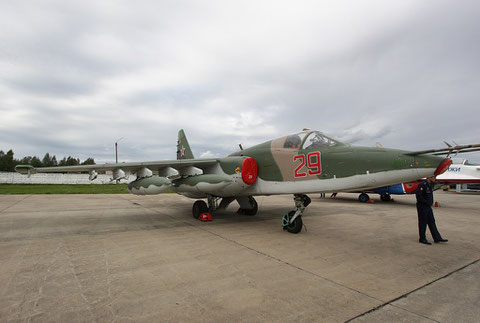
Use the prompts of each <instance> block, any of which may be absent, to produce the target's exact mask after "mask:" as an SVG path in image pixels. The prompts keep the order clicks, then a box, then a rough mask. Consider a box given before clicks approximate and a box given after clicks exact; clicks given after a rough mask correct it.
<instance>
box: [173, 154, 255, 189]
mask: <svg viewBox="0 0 480 323" xmlns="http://www.w3.org/2000/svg"><path fill="white" fill-rule="evenodd" d="M220 166H221V169H222V170H223V172H222V173H218V172H217V173H216V174H202V175H195V176H189V177H186V178H180V179H176V180H174V181H173V186H174V189H175V191H177V192H178V193H180V194H183V193H194V194H198V193H205V194H211V195H215V196H235V195H237V194H239V193H240V192H242V191H244V190H245V189H247V188H248V187H249V186H250V185H252V184H253V183H255V181H256V180H257V174H258V168H257V163H256V161H255V160H254V159H253V158H251V157H233V158H226V159H224V160H222V161H221V162H220Z"/></svg>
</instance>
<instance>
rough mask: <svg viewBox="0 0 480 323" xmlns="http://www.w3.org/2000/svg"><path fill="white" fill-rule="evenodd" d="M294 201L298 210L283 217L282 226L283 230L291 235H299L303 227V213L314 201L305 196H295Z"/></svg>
mask: <svg viewBox="0 0 480 323" xmlns="http://www.w3.org/2000/svg"><path fill="white" fill-rule="evenodd" d="M293 200H294V201H295V207H296V210H292V211H290V212H288V213H287V214H285V215H284V216H283V218H282V225H283V230H287V231H288V232H290V233H299V232H300V231H302V227H303V221H302V215H303V212H304V211H305V208H306V207H307V206H308V205H309V204H310V202H312V200H311V199H310V198H309V197H308V196H307V195H304V194H295V196H294V198H293Z"/></svg>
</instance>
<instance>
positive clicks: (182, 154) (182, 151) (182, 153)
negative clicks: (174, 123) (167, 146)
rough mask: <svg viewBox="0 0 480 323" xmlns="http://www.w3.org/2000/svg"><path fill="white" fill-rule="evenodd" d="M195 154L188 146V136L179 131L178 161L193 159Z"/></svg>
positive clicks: (181, 130)
mask: <svg viewBox="0 0 480 323" xmlns="http://www.w3.org/2000/svg"><path fill="white" fill-rule="evenodd" d="M193 158H194V157H193V153H192V150H191V149H190V145H189V144H188V140H187V136H185V132H184V131H183V129H180V131H178V141H177V159H193Z"/></svg>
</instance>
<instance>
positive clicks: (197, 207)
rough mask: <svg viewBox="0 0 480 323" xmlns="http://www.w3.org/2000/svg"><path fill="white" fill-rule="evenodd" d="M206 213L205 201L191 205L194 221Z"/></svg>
mask: <svg viewBox="0 0 480 323" xmlns="http://www.w3.org/2000/svg"><path fill="white" fill-rule="evenodd" d="M206 212H208V206H207V203H205V201H202V200H198V201H195V203H193V207H192V214H193V218H194V219H198V218H199V217H200V214H202V213H206Z"/></svg>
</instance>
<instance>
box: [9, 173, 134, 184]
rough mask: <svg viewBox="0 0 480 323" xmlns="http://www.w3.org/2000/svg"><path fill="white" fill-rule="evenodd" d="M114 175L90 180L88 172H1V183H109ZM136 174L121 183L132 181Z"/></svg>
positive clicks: (99, 176)
mask: <svg viewBox="0 0 480 323" xmlns="http://www.w3.org/2000/svg"><path fill="white" fill-rule="evenodd" d="M111 178H112V175H107V174H98V177H97V178H96V179H95V180H93V181H90V180H89V179H88V174H32V175H30V177H28V176H27V175H22V174H19V173H9V172H0V184H109V183H112V181H111ZM133 180H135V176H130V177H129V178H128V179H127V180H125V179H122V180H120V183H130V182H131V181H133Z"/></svg>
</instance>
